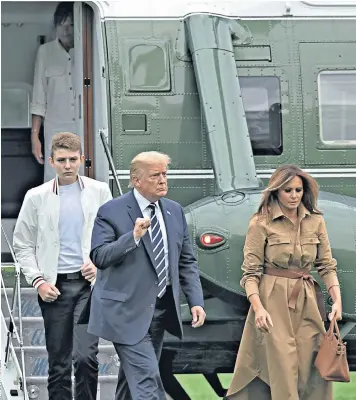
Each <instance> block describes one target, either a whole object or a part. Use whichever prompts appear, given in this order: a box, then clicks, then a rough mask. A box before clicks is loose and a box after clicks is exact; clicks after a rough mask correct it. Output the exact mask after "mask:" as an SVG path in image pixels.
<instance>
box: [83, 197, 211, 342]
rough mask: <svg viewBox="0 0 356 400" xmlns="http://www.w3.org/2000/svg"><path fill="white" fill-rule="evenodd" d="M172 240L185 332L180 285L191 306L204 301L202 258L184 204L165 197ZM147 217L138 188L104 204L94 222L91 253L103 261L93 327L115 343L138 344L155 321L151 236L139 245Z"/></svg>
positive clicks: (155, 281)
mask: <svg viewBox="0 0 356 400" xmlns="http://www.w3.org/2000/svg"><path fill="white" fill-rule="evenodd" d="M160 207H161V210H162V214H163V218H164V221H165V226H166V230H167V240H168V259H169V272H170V280H171V284H172V290H173V296H174V302H175V308H176V313H177V315H176V317H177V318H178V321H179V324H177V327H179V328H178V329H176V330H175V331H174V332H170V333H172V334H173V335H175V336H178V337H182V335H183V329H182V321H181V315H180V298H179V297H180V287H181V288H182V289H183V292H184V294H185V296H186V298H187V301H188V304H189V306H190V307H193V306H202V307H203V306H204V300H203V291H202V287H201V283H200V279H199V273H198V267H197V262H196V259H195V257H194V253H193V248H192V244H191V241H190V237H189V233H188V228H187V222H186V219H185V216H184V212H183V209H182V207H181V206H180V205H179V204H178V203H176V202H174V201H172V200H168V199H166V198H162V199H161V200H160ZM139 217H141V218H142V217H143V216H142V213H141V210H140V208H139V206H138V203H137V201H136V199H135V196H134V194H133V191H130V192H128V193H126V194H125V195H123V196H121V197H119V198H117V199H114V200H110V201H108V202H107V203H105V204H104V205H103V206H101V207H100V209H99V211H98V215H97V217H96V220H95V223H94V229H93V234H92V250H91V252H90V258H91V260H92V261H93V263H94V264H95V265H96V266H97V268H98V272H97V278H96V282H95V285H94V288H93V291H92V296H91V308H90V319H89V327H88V332H89V333H92V334H94V335H96V336H99V337H101V338H103V339H107V340H110V341H112V342H115V343H121V344H127V345H133V344H136V343H138V342H139V341H140V340H142V339H143V337H144V336H145V335H146V333H147V332H148V329H149V326H150V323H151V321H152V317H153V312H154V307H155V302H156V298H157V295H158V292H159V290H158V279H157V273H156V271H155V268H154V263H153V262H154V260H153V252H152V245H151V239H150V235H149V233H148V232H147V233H146V234H145V235H144V236H143V237H142V239H141V241H140V244H139V245H138V246H136V243H135V240H134V238H133V229H134V225H135V221H136V218H139Z"/></svg>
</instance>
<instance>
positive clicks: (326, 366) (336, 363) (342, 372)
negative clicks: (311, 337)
mask: <svg viewBox="0 0 356 400" xmlns="http://www.w3.org/2000/svg"><path fill="white" fill-rule="evenodd" d="M334 330H336V333H335V332H334ZM315 366H316V367H317V369H318V370H319V373H320V375H321V377H322V378H324V379H325V380H327V381H334V382H350V372H349V365H348V363H347V358H346V343H343V342H342V340H341V336H340V331H339V327H338V325H337V322H336V319H335V318H334V319H333V320H332V321H331V322H330V327H329V330H328V331H327V332H326V333H325V335H324V339H323V341H322V342H321V345H320V349H319V352H318V355H317V356H316V359H315Z"/></svg>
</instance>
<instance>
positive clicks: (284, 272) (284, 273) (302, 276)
mask: <svg viewBox="0 0 356 400" xmlns="http://www.w3.org/2000/svg"><path fill="white" fill-rule="evenodd" d="M264 273H265V274H266V275H271V276H278V277H280V278H289V279H298V282H297V283H296V284H295V285H294V288H293V290H292V293H291V294H290V296H289V299H288V307H289V308H291V309H292V310H295V306H296V303H297V299H298V295H299V293H300V291H301V289H302V287H303V281H308V282H310V283H311V284H312V285H313V286H314V289H315V294H316V302H317V305H318V309H319V312H320V315H321V318H322V320H323V321H326V311H325V304H324V297H323V293H322V291H321V288H320V285H319V283H318V282H317V281H316V280H315V279H314V277H313V275H311V274H310V273H309V271H308V272H303V271H296V270H293V269H277V268H272V267H266V268H265V269H264Z"/></svg>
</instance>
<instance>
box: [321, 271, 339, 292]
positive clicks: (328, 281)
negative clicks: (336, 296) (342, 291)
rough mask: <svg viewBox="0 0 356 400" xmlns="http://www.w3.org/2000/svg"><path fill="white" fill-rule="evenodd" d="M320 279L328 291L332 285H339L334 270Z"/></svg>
mask: <svg viewBox="0 0 356 400" xmlns="http://www.w3.org/2000/svg"><path fill="white" fill-rule="evenodd" d="M321 279H322V280H323V282H324V284H325V286H326V290H327V291H329V290H330V288H331V287H332V286H339V280H338V278H337V275H336V272H335V271H333V272H330V273H329V274H327V275H324V276H323V277H322V278H321Z"/></svg>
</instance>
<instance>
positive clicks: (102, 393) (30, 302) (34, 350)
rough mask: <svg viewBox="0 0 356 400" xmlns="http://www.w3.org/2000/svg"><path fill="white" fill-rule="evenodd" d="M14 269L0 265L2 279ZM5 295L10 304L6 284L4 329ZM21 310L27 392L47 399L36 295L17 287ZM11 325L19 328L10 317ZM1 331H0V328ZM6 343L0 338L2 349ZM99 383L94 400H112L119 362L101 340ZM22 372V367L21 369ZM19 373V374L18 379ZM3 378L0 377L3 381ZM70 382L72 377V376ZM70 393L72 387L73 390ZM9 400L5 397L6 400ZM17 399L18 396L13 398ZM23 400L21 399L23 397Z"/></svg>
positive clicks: (40, 399)
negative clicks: (12, 323)
mask: <svg viewBox="0 0 356 400" xmlns="http://www.w3.org/2000/svg"><path fill="white" fill-rule="evenodd" d="M13 270H14V267H13V266H10V265H2V271H3V275H4V277H5V280H7V281H9V280H11V277H13V276H14V271H13ZM5 294H6V296H7V297H8V299H9V302H11V301H12V297H13V288H11V287H9V285H7V287H6V289H5V290H2V292H1V297H2V299H1V300H2V302H1V304H2V315H3V317H2V320H3V322H2V325H3V326H4V325H5V324H6V325H7V326H8V325H9V322H10V315H9V312H8V311H7V310H6V307H5V301H4V300H5ZM21 309H22V325H23V327H22V332H23V352H24V367H25V368H24V370H25V371H26V383H27V390H28V393H29V398H30V399H36V400H48V394H47V376H48V359H47V352H46V342H45V334H44V325H43V319H42V316H41V310H40V308H39V305H38V301H37V292H36V291H35V290H34V289H33V288H31V287H22V288H21ZM14 322H15V326H16V327H17V328H18V327H19V322H20V319H19V317H16V318H14ZM2 332H3V329H2ZM5 344H6V341H5V342H4V339H3V338H2V347H5ZM13 348H14V353H15V354H16V355H17V358H18V359H19V358H20V356H21V346H20V345H14V347H13ZM98 361H99V383H98V393H97V400H113V398H114V393H115V388H116V384H117V374H118V367H119V361H118V358H117V355H116V352H115V349H114V347H113V345H112V344H111V343H109V342H107V341H105V340H103V339H100V341H99V354H98ZM21 370H22V368H21ZM21 370H20V371H19V375H20V376H21ZM3 379H4V378H3ZM72 381H73V383H74V376H72ZM73 393H74V388H73ZM11 398H12V397H5V399H6V400H8V399H11ZM16 398H21V397H16ZM23 398H24V397H23Z"/></svg>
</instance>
